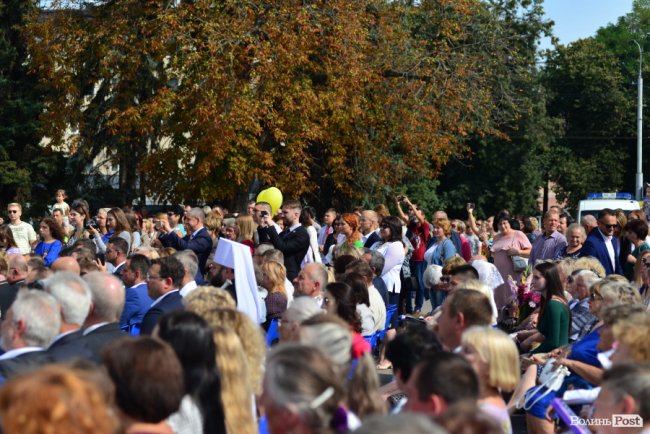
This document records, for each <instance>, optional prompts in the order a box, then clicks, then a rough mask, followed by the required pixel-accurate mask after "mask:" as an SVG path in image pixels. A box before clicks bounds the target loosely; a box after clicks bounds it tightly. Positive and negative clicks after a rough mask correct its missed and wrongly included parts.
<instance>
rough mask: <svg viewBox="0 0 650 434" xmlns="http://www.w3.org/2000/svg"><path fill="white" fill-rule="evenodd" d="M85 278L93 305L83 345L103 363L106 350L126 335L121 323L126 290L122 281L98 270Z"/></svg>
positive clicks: (82, 341)
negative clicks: (102, 357)
mask: <svg viewBox="0 0 650 434" xmlns="http://www.w3.org/2000/svg"><path fill="white" fill-rule="evenodd" d="M83 279H84V280H85V281H86V283H87V284H88V286H89V288H90V294H91V299H92V304H91V306H90V312H89V313H88V317H87V318H86V322H85V323H84V331H83V336H82V337H81V338H80V339H79V343H80V344H81V345H84V346H85V347H86V348H88V350H89V351H90V353H91V354H92V360H94V361H95V362H97V363H100V362H101V354H102V351H103V350H104V348H105V347H106V346H107V345H108V344H110V343H111V342H113V341H115V340H117V339H119V338H121V337H123V336H126V335H125V333H123V332H122V330H121V328H120V323H119V319H120V315H121V314H122V309H123V308H124V288H123V287H122V282H121V281H120V280H119V279H118V278H117V277H115V276H113V275H111V274H109V273H102V272H99V271H95V272H92V273H88V274H86V275H85V276H84V277H83Z"/></svg>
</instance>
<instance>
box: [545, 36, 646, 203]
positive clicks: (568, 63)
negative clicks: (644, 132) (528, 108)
mask: <svg viewBox="0 0 650 434" xmlns="http://www.w3.org/2000/svg"><path fill="white" fill-rule="evenodd" d="M628 80H629V78H628V79H626V78H625V77H624V76H623V75H622V73H621V69H620V68H619V67H618V61H617V58H616V56H614V54H613V53H612V52H610V51H609V50H607V48H606V47H605V46H604V45H603V44H602V43H600V42H598V41H597V40H594V39H583V40H580V41H577V42H575V43H573V44H570V45H569V46H567V47H558V49H557V50H556V51H555V52H554V53H553V54H552V55H551V56H550V57H549V60H548V63H547V68H546V71H545V82H546V86H547V88H548V89H549V91H550V93H551V97H550V101H549V112H550V113H551V114H552V115H554V116H558V117H561V118H562V119H564V123H565V132H564V136H563V137H561V138H559V139H558V140H557V141H556V143H555V146H554V148H553V154H552V157H551V159H550V162H551V165H550V175H551V179H553V180H554V181H555V182H556V184H557V186H556V188H557V195H558V198H559V199H560V200H564V199H567V200H568V202H569V205H570V206H575V205H576V204H577V202H578V201H579V200H580V199H582V198H584V196H585V195H586V194H587V193H588V192H590V191H614V190H620V189H621V188H622V187H623V174H624V173H625V171H626V170H625V169H626V167H629V166H627V165H626V164H625V163H626V161H627V159H628V158H629V147H628V144H630V140H629V138H630V137H631V136H633V133H632V132H633V131H634V127H633V125H634V99H631V98H630V96H629V95H626V92H625V88H626V82H627V81H628Z"/></svg>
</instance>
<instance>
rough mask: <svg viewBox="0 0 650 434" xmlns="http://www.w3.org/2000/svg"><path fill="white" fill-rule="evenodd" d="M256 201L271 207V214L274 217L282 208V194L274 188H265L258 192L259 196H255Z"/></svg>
mask: <svg viewBox="0 0 650 434" xmlns="http://www.w3.org/2000/svg"><path fill="white" fill-rule="evenodd" d="M257 201H258V202H266V203H268V204H269V205H271V213H272V214H273V215H275V213H276V212H278V210H279V209H280V207H282V192H281V191H280V190H279V189H277V188H276V187H271V188H267V189H266V190H262V191H260V194H258V195H257Z"/></svg>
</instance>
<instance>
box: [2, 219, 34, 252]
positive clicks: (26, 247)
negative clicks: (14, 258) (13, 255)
mask: <svg viewBox="0 0 650 434" xmlns="http://www.w3.org/2000/svg"><path fill="white" fill-rule="evenodd" d="M9 229H11V233H12V235H13V236H14V241H16V245H17V246H18V248H19V249H20V253H21V254H22V255H27V254H29V252H31V251H32V243H33V242H34V241H36V240H37V239H38V238H37V237H36V231H34V228H33V227H32V225H30V224H29V223H25V222H20V223H18V224H16V225H14V224H12V223H9Z"/></svg>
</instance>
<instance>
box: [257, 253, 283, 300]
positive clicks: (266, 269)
mask: <svg viewBox="0 0 650 434" xmlns="http://www.w3.org/2000/svg"><path fill="white" fill-rule="evenodd" d="M262 272H263V273H264V274H265V275H266V276H267V277H268V278H269V280H270V281H271V284H272V288H266V289H268V291H269V293H271V292H280V293H282V294H284V295H286V290H285V289H284V280H285V279H286V278H287V269H286V268H284V265H282V264H280V263H279V262H277V261H266V262H265V263H263V264H262Z"/></svg>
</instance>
